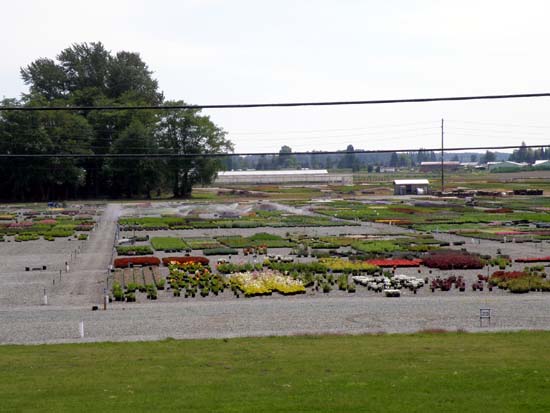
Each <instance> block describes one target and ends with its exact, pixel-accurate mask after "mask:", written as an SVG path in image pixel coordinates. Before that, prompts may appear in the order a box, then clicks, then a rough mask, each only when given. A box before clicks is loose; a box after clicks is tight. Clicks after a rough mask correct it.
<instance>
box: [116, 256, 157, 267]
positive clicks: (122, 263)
mask: <svg viewBox="0 0 550 413" xmlns="http://www.w3.org/2000/svg"><path fill="white" fill-rule="evenodd" d="M133 265H160V259H159V258H157V257H152V256H150V257H129V258H116V259H115V261H114V266H115V268H126V267H128V266H133Z"/></svg>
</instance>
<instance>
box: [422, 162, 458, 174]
mask: <svg viewBox="0 0 550 413" xmlns="http://www.w3.org/2000/svg"><path fill="white" fill-rule="evenodd" d="M443 169H444V170H445V171H456V170H458V169H460V162H456V161H445V162H443ZM434 171H441V162H421V163H420V172H434Z"/></svg>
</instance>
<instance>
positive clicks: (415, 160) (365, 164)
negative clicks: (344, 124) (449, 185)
mask: <svg viewBox="0 0 550 413" xmlns="http://www.w3.org/2000/svg"><path fill="white" fill-rule="evenodd" d="M509 156H510V154H508V153H500V152H491V151H487V152H486V153H485V154H478V153H470V152H463V153H445V156H444V160H445V161H459V162H481V163H483V162H487V161H489V162H490V161H501V160H507V159H508V157H509ZM440 160H441V155H440V154H439V153H437V154H436V153H435V152H432V151H427V152H425V151H418V152H406V153H396V152H389V153H355V148H354V147H353V146H352V145H348V146H347V148H346V149H344V150H342V151H341V153H338V154H327V153H323V152H322V151H312V152H310V153H308V154H294V153H292V149H291V148H290V147H289V146H286V145H285V146H283V147H282V148H281V150H280V151H279V155H274V156H269V155H265V156H262V155H248V156H237V155H232V156H228V157H227V158H226V159H225V161H224V167H225V169H227V170H238V169H257V170H277V169H289V168H309V169H351V170H353V171H359V170H367V171H369V172H376V171H377V170H379V169H380V168H381V167H412V166H416V165H420V163H421V162H435V161H440Z"/></svg>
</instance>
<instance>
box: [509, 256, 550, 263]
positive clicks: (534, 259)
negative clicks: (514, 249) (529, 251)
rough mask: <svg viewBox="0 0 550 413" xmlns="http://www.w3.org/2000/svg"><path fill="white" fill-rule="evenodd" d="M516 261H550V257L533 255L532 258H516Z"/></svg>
mask: <svg viewBox="0 0 550 413" xmlns="http://www.w3.org/2000/svg"><path fill="white" fill-rule="evenodd" d="M515 261H516V262H549V261H550V256H549V257H531V258H516V259H515Z"/></svg>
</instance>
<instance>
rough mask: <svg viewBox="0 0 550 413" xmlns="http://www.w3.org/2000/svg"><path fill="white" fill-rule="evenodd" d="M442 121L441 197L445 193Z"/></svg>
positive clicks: (442, 123)
mask: <svg viewBox="0 0 550 413" xmlns="http://www.w3.org/2000/svg"><path fill="white" fill-rule="evenodd" d="M443 125H444V121H443V119H441V194H442V195H443V192H445V172H444V170H445V165H444V164H443V148H444V146H443V135H444V129H443Z"/></svg>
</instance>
